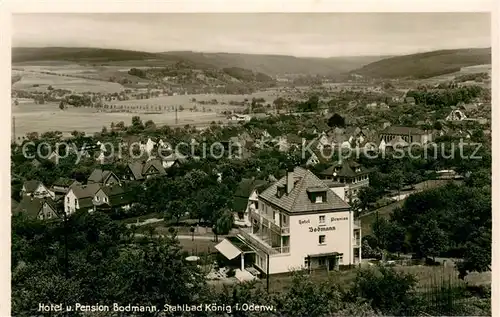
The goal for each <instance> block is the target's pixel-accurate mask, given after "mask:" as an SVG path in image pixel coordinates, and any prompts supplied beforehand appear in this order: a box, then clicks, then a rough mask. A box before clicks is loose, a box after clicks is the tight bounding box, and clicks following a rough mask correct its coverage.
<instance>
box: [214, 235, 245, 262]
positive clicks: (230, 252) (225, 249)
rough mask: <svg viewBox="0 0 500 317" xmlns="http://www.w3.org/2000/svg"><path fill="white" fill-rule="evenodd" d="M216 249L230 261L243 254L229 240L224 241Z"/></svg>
mask: <svg viewBox="0 0 500 317" xmlns="http://www.w3.org/2000/svg"><path fill="white" fill-rule="evenodd" d="M215 249H217V251H219V252H220V253H222V255H224V256H225V257H226V258H227V259H228V260H232V259H234V258H236V257H237V256H238V255H240V254H241V253H242V252H241V250H240V249H238V248H237V247H235V246H234V245H233V244H232V243H231V241H229V240H228V239H224V240H222V242H221V243H219V244H217V245H216V246H215Z"/></svg>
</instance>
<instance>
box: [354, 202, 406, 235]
mask: <svg viewBox="0 0 500 317" xmlns="http://www.w3.org/2000/svg"><path fill="white" fill-rule="evenodd" d="M404 202H405V201H404V200H401V201H397V202H394V203H392V204H389V205H387V206H384V207H382V208H379V209H376V210H374V211H371V212H369V213H368V214H366V215H361V216H360V217H359V219H360V221H361V233H362V234H363V236H367V235H370V234H371V233H372V224H373V223H375V222H376V221H377V212H378V217H379V219H380V218H386V219H389V217H390V215H391V213H392V211H393V210H394V209H395V208H397V207H401V206H403V204H404Z"/></svg>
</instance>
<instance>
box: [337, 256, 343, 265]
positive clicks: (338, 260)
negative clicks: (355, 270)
mask: <svg viewBox="0 0 500 317" xmlns="http://www.w3.org/2000/svg"><path fill="white" fill-rule="evenodd" d="M337 262H338V263H339V264H343V263H344V256H343V255H342V254H341V255H338V256H337Z"/></svg>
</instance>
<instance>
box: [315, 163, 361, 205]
mask: <svg viewBox="0 0 500 317" xmlns="http://www.w3.org/2000/svg"><path fill="white" fill-rule="evenodd" d="M370 172H371V171H370V170H369V169H367V168H365V167H364V166H362V165H361V164H359V163H357V162H354V161H352V160H343V161H341V162H335V163H333V164H332V165H331V166H330V167H328V168H327V169H326V170H324V171H322V172H321V173H319V175H320V178H321V179H323V180H330V181H333V182H337V183H341V184H346V185H347V186H346V187H347V188H346V189H345V197H346V198H347V200H348V201H350V202H352V201H354V200H356V199H357V196H358V194H359V191H360V189H361V188H363V187H368V186H369V185H370V177H369V176H370Z"/></svg>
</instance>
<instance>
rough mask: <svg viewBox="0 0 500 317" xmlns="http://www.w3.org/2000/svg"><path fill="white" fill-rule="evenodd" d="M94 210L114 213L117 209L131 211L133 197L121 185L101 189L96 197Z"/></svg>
mask: <svg viewBox="0 0 500 317" xmlns="http://www.w3.org/2000/svg"><path fill="white" fill-rule="evenodd" d="M92 203H93V205H94V210H96V211H97V210H99V211H107V212H109V211H112V210H115V209H123V210H127V209H130V206H131V204H132V203H133V201H132V196H131V195H130V193H127V192H126V191H125V190H124V189H123V187H122V186H121V185H120V184H115V185H113V186H107V187H102V188H100V189H99V190H98V191H97V192H96V193H95V195H94V198H93V201H92Z"/></svg>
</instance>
